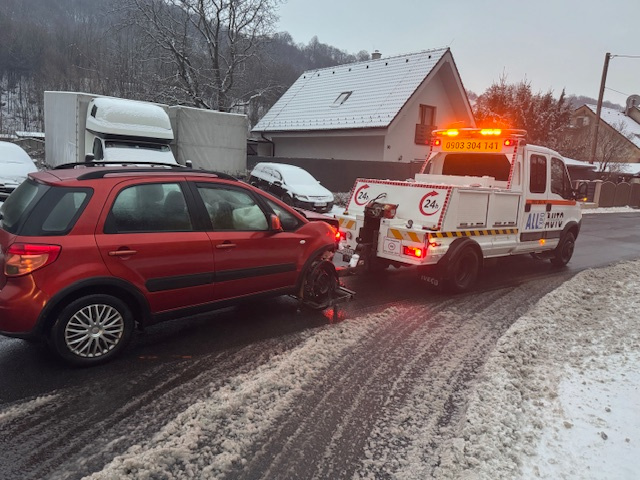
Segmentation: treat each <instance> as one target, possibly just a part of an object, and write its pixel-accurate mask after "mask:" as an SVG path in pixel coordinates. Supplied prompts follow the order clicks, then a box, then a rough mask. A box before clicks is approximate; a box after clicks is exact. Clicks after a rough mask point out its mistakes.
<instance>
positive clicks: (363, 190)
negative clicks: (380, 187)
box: [353, 183, 369, 206]
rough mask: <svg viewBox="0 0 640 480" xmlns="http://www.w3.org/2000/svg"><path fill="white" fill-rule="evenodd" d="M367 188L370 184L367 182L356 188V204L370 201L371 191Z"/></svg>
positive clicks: (354, 197)
mask: <svg viewBox="0 0 640 480" xmlns="http://www.w3.org/2000/svg"><path fill="white" fill-rule="evenodd" d="M367 188H369V185H367V184H366V183H365V184H364V185H362V186H361V187H360V188H359V189H357V190H356V193H355V194H354V196H353V200H354V201H355V202H356V205H360V206H362V205H366V204H367V203H369V192H368V191H367Z"/></svg>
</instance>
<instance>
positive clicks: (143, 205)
mask: <svg viewBox="0 0 640 480" xmlns="http://www.w3.org/2000/svg"><path fill="white" fill-rule="evenodd" d="M188 231H193V224H192V222H191V218H190V216H189V211H188V209H187V202H186V201H185V197H184V194H183V193H182V189H181V188H180V185H179V184H177V183H145V184H141V185H134V186H131V187H127V188H125V189H123V190H122V191H121V192H120V193H119V194H118V196H117V197H116V200H115V201H114V202H113V206H112V207H111V211H110V212H109V216H108V218H107V222H106V224H105V233H137V232H140V233H141V232H188Z"/></svg>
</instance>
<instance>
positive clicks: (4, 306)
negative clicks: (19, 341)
mask: <svg viewBox="0 0 640 480" xmlns="http://www.w3.org/2000/svg"><path fill="white" fill-rule="evenodd" d="M46 302H47V298H45V295H44V294H43V292H42V291H41V290H39V289H38V288H37V287H36V285H35V282H34V281H33V278H32V277H31V275H26V276H24V277H18V278H12V279H10V280H8V281H7V283H6V284H5V285H4V286H3V287H2V289H0V334H1V335H5V336H8V337H20V338H28V337H33V336H36V335H37V332H36V325H37V323H38V317H39V315H40V312H41V311H42V309H43V307H44V305H45V304H46Z"/></svg>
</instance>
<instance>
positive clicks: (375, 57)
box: [371, 50, 382, 60]
mask: <svg viewBox="0 0 640 480" xmlns="http://www.w3.org/2000/svg"><path fill="white" fill-rule="evenodd" d="M381 57H382V54H381V53H380V50H376V51H374V52H373V53H372V54H371V60H380V58H381Z"/></svg>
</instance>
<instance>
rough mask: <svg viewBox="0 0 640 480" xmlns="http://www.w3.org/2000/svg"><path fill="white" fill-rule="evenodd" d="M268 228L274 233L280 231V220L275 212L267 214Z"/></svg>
mask: <svg viewBox="0 0 640 480" xmlns="http://www.w3.org/2000/svg"><path fill="white" fill-rule="evenodd" d="M269 230H271V231H272V232H274V233H277V232H282V222H281V221H280V217H279V216H278V215H276V214H275V213H272V214H271V215H269Z"/></svg>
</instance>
